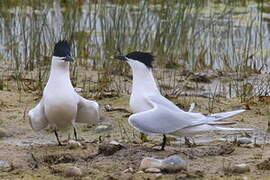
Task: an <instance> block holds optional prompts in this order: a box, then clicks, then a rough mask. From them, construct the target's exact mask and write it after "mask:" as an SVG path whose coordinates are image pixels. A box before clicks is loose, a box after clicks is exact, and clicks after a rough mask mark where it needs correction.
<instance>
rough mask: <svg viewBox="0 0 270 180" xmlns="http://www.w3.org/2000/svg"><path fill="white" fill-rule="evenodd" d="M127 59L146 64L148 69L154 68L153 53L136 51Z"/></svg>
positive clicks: (128, 55)
mask: <svg viewBox="0 0 270 180" xmlns="http://www.w3.org/2000/svg"><path fill="white" fill-rule="evenodd" d="M126 57H127V58H129V59H133V60H137V61H139V62H141V63H143V64H145V65H146V66H147V67H148V68H153V66H152V62H153V61H154V56H153V55H152V54H151V53H147V52H140V51H135V52H131V53H129V54H127V55H126Z"/></svg>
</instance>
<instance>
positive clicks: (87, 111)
mask: <svg viewBox="0 0 270 180" xmlns="http://www.w3.org/2000/svg"><path fill="white" fill-rule="evenodd" d="M98 120H99V105H98V103H97V102H95V101H90V100H87V99H85V98H83V97H81V96H79V103H78V111H77V117H76V122H78V123H96V122H98Z"/></svg>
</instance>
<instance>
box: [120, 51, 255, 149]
mask: <svg viewBox="0 0 270 180" xmlns="http://www.w3.org/2000/svg"><path fill="white" fill-rule="evenodd" d="M115 59H119V60H122V61H125V62H127V63H128V64H129V65H130V67H131V69H132V75H133V82H132V93H131V96H130V101H129V104H130V107H131V110H132V111H133V113H134V114H132V115H131V116H130V117H129V118H128V122H129V124H130V125H131V126H133V127H134V128H135V129H137V130H138V131H140V132H142V133H146V134H163V142H162V144H161V150H164V148H165V144H166V134H171V135H176V136H192V135H195V134H199V133H205V132H208V131H212V130H223V131H226V130H252V129H245V128H225V127H222V126H221V125H226V124H228V123H227V122H216V121H218V120H221V119H224V118H227V117H230V116H233V115H236V114H238V113H241V112H244V111H245V110H243V109H240V110H235V111H230V112H221V113H216V114H209V115H204V114H202V113H196V112H192V110H193V108H194V104H192V105H191V107H190V110H189V111H188V112H186V111H183V110H182V109H180V108H179V107H177V106H176V105H175V104H173V103H172V102H171V101H169V100H168V99H166V98H165V97H163V96H162V95H161V93H160V91H159V89H158V86H157V85H156V82H155V79H154V77H153V74H152V68H153V67H152V62H153V61H154V57H153V55H152V54H151V53H146V52H139V51H135V52H131V53H129V54H127V55H126V56H115Z"/></svg>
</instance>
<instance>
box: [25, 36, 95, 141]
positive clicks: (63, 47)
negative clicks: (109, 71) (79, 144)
mask: <svg viewBox="0 0 270 180" xmlns="http://www.w3.org/2000/svg"><path fill="white" fill-rule="evenodd" d="M70 61H73V58H72V57H71V56H70V47H69V45H68V43H67V41H65V40H64V41H59V42H58V43H56V44H55V46H54V52H53V57H52V61H51V70H50V76H49V80H48V82H47V85H46V86H45V88H44V90H43V96H42V98H41V100H40V102H39V103H38V104H37V106H36V107H35V108H33V109H31V110H30V111H29V113H28V116H29V122H30V125H31V127H32V129H33V130H34V131H40V130H42V129H44V128H45V127H47V126H48V125H49V127H50V128H53V130H54V133H55V136H56V139H57V141H58V144H59V145H62V144H61V142H60V140H59V137H58V134H57V130H60V129H66V128H68V127H70V126H72V127H73V130H74V136H75V139H76V140H77V133H76V128H75V127H76V126H75V123H96V122H97V121H98V120H99V105H98V103H96V102H95V101H90V100H87V99H85V98H83V97H81V96H80V95H78V94H77V93H76V92H75V90H74V88H73V86H72V84H71V81H70V75H69V64H70Z"/></svg>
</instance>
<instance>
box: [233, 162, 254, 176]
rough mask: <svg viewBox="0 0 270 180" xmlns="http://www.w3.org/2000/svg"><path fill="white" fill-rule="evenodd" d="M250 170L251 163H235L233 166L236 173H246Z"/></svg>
mask: <svg viewBox="0 0 270 180" xmlns="http://www.w3.org/2000/svg"><path fill="white" fill-rule="evenodd" d="M249 171H250V167H249V165H247V164H245V163H242V164H235V165H233V166H232V172H234V173H239V174H242V173H246V172H249Z"/></svg>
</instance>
